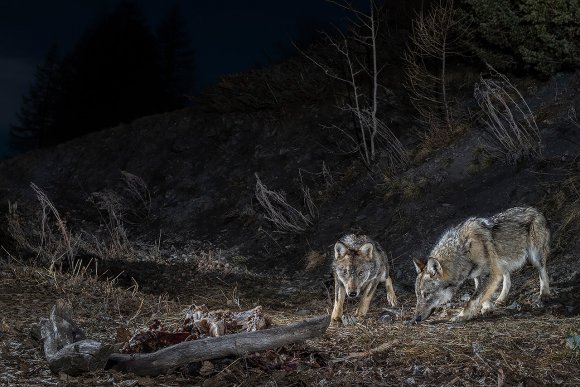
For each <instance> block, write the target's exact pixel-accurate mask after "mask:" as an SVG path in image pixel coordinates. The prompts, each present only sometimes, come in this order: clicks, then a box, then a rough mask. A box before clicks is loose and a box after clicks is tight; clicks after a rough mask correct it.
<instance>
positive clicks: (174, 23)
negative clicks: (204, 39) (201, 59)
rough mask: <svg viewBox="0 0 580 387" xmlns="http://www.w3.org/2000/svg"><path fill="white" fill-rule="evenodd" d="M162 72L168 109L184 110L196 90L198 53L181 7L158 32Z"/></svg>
mask: <svg viewBox="0 0 580 387" xmlns="http://www.w3.org/2000/svg"><path fill="white" fill-rule="evenodd" d="M157 39H158V42H159V51H160V55H161V72H162V76H163V81H164V83H165V87H166V93H167V96H168V103H167V106H166V108H167V109H176V108H181V107H184V106H185V105H186V104H187V94H188V93H191V91H192V89H193V82H194V74H195V52H194V50H193V49H192V48H191V46H190V41H189V37H188V34H187V25H186V21H185V18H184V17H183V16H182V14H181V11H180V9H179V7H177V6H173V7H172V8H171V9H170V10H169V13H168V14H167V16H166V17H165V18H164V19H163V20H162V21H161V24H160V26H159V29H158V31H157Z"/></svg>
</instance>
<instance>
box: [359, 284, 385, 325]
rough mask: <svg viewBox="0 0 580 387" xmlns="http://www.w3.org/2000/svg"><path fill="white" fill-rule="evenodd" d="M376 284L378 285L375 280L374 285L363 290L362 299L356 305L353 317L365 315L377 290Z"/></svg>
mask: <svg viewBox="0 0 580 387" xmlns="http://www.w3.org/2000/svg"><path fill="white" fill-rule="evenodd" d="M378 284H379V282H378V281H376V280H375V282H374V283H371V284H369V285H368V286H367V288H366V289H365V292H364V294H363V296H362V299H361V300H360V303H359V304H358V308H357V309H356V313H355V315H356V316H357V317H363V316H364V315H366V314H367V312H368V310H369V305H370V304H371V301H372V299H373V296H374V295H375V290H377V285H378Z"/></svg>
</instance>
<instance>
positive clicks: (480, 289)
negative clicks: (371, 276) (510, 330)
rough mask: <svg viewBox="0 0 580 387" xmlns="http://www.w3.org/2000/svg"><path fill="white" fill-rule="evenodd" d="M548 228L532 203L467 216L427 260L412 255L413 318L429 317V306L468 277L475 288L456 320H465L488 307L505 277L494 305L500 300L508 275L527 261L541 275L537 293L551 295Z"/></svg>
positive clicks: (446, 297) (449, 294) (503, 297)
mask: <svg viewBox="0 0 580 387" xmlns="http://www.w3.org/2000/svg"><path fill="white" fill-rule="evenodd" d="M549 241H550V232H549V231H548V228H547V226H546V218H544V216H543V215H542V214H541V213H540V212H538V210H536V209H535V208H531V207H516V208H511V209H509V210H507V211H504V212H501V213H499V214H496V215H494V216H492V217H491V218H469V219H467V220H466V221H464V222H463V223H461V224H459V225H458V226H455V227H452V228H450V229H449V230H447V231H446V232H445V233H444V234H443V236H442V237H441V238H440V239H439V242H437V244H436V245H435V247H434V248H433V250H432V251H431V254H430V255H429V259H428V260H427V262H423V261H420V260H417V259H414V263H415V267H416V269H417V280H416V282H415V294H416V295H417V308H416V311H415V322H419V321H422V320H425V319H427V318H428V317H429V316H430V315H431V313H432V312H433V309H434V308H436V307H438V306H440V305H442V304H444V303H446V302H447V301H449V300H450V299H451V297H452V296H453V293H454V292H455V291H456V290H457V288H459V286H460V285H461V284H462V283H463V282H464V281H465V280H466V279H468V278H473V279H474V280H475V292H474V294H473V295H472V297H471V299H470V300H469V302H468V303H467V305H466V306H465V307H464V309H463V310H462V311H461V313H460V314H459V315H458V316H456V317H455V318H454V320H468V319H470V318H472V317H474V316H475V315H477V313H479V311H480V310H481V311H482V312H485V311H487V310H489V309H490V308H491V307H492V304H491V302H490V299H491V297H492V295H493V293H494V292H495V290H496V289H497V287H498V285H499V283H500V281H501V280H502V277H503V288H502V291H501V294H500V295H499V297H498V299H497V300H496V303H504V302H505V301H506V299H507V295H508V292H509V289H510V285H511V281H510V273H511V272H513V271H515V270H517V269H519V268H521V267H522V266H523V265H524V263H526V261H527V262H529V263H531V264H532V265H533V266H534V267H535V268H536V269H537V270H538V272H539V274H540V297H541V298H542V299H545V298H547V297H549V296H550V285H549V280H548V274H547V273H546V257H547V255H548V252H549Z"/></svg>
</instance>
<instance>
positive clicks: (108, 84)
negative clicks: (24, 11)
mask: <svg viewBox="0 0 580 387" xmlns="http://www.w3.org/2000/svg"><path fill="white" fill-rule="evenodd" d="M172 23H175V24H174V25H172ZM159 32H160V36H159V39H156V37H155V36H154V35H153V33H152V32H151V31H150V29H149V28H148V27H147V25H146V24H145V22H144V20H143V18H142V16H141V13H140V10H139V9H138V7H137V5H136V2H134V1H129V0H123V1H121V2H120V4H119V5H118V6H117V8H116V9H114V10H113V11H112V12H111V13H110V14H108V15H105V16H103V17H101V18H100V19H99V20H98V21H97V22H96V23H95V24H94V25H93V26H92V27H91V28H90V29H89V30H88V31H87V32H85V34H84V35H83V36H82V37H81V39H80V41H79V42H78V44H77V45H76V46H75V47H74V49H73V50H72V52H71V53H70V54H68V55H66V56H65V57H64V58H63V59H62V61H60V62H59V60H58V58H57V57H56V54H55V53H52V51H51V53H50V54H49V56H48V57H47V60H46V61H45V63H44V64H43V65H41V66H39V68H38V70H37V74H36V78H35V81H34V84H33V85H32V86H31V89H30V92H29V94H28V95H27V96H26V97H25V98H24V99H23V102H22V107H21V112H20V114H19V116H18V118H19V124H18V125H17V126H15V127H14V128H13V131H12V132H13V135H12V138H13V139H14V142H18V141H17V140H18V139H19V138H27V139H28V140H29V141H28V146H29V147H30V146H32V147H35V146H47V145H54V144H57V143H60V142H63V141H67V140H70V139H72V138H74V137H78V136H81V135H84V134H86V133H90V132H93V131H95V130H98V129H102V128H106V127H111V126H115V125H118V124H120V123H123V122H130V121H132V120H134V119H136V118H138V117H142V116H145V115H149V114H155V113H159V112H162V111H167V110H170V109H176V108H180V107H183V106H185V105H186V104H187V99H185V98H184V97H183V95H184V93H185V92H186V91H189V90H190V87H191V82H192V79H193V78H192V72H193V52H192V50H191V49H189V48H188V42H187V36H186V29H185V20H184V19H183V18H181V17H180V15H179V13H178V11H177V9H175V10H174V11H172V13H170V14H169V16H168V17H167V19H166V20H165V21H164V23H162V27H160V31H159ZM188 71H189V74H188Z"/></svg>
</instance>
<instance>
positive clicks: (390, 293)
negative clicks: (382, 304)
mask: <svg viewBox="0 0 580 387" xmlns="http://www.w3.org/2000/svg"><path fill="white" fill-rule="evenodd" d="M385 288H386V289H387V301H389V304H391V306H393V307H395V306H397V295H396V294H395V289H394V288H393V280H392V279H391V277H387V279H386V281H385Z"/></svg>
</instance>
